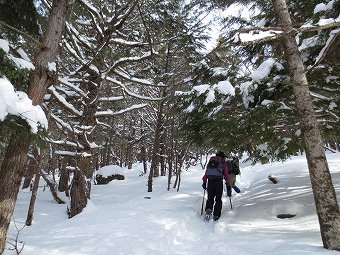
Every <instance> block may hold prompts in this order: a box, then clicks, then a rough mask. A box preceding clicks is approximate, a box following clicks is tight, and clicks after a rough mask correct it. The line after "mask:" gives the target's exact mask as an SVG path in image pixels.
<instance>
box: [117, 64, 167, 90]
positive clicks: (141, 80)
mask: <svg viewBox="0 0 340 255" xmlns="http://www.w3.org/2000/svg"><path fill="white" fill-rule="evenodd" d="M119 69H120V68H119ZM113 72H114V73H115V74H117V75H118V76H120V77H122V78H124V79H126V80H128V81H131V82H134V83H139V84H142V85H147V86H155V87H159V86H160V85H154V84H152V82H151V81H149V80H144V79H138V78H135V77H131V76H130V75H129V74H127V73H125V72H124V71H123V70H118V69H115V70H114V71H113ZM161 87H165V85H162V86H161Z"/></svg>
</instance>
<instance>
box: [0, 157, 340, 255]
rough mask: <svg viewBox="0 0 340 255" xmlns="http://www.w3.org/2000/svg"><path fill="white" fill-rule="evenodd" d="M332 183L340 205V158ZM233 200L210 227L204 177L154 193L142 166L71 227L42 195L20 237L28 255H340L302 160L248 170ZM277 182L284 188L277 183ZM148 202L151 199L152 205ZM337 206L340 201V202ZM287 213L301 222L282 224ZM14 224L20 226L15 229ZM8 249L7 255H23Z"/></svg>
mask: <svg viewBox="0 0 340 255" xmlns="http://www.w3.org/2000/svg"><path fill="white" fill-rule="evenodd" d="M327 157H328V163H329V166H330V170H331V172H332V176H333V183H334V186H335V188H336V191H337V196H338V198H339V197H340V153H335V154H327ZM241 171H242V175H241V177H239V178H238V180H237V182H238V184H239V187H240V188H241V190H242V193H241V194H233V198H232V203H233V209H232V210H231V209H230V202H229V199H228V198H227V197H225V195H224V197H223V209H222V217H221V218H220V220H219V221H218V222H216V223H215V222H213V221H211V222H209V223H206V222H204V221H203V220H202V216H201V215H200V210H201V203H202V196H203V191H202V188H201V177H202V175H203V170H202V169H200V167H199V166H196V167H192V168H190V169H189V170H188V171H184V172H183V174H182V181H181V187H180V190H179V192H176V190H174V189H172V190H171V191H167V190H166V187H167V184H166V183H167V178H166V177H160V178H157V179H155V181H154V192H152V193H148V192H147V187H146V183H147V176H140V174H141V172H142V170H141V166H140V165H135V166H134V169H132V170H127V169H124V174H125V177H126V179H125V180H124V181H113V182H111V183H110V184H108V185H103V186H100V185H96V186H93V193H92V199H91V201H90V203H89V205H88V206H87V208H86V209H85V211H84V212H83V213H82V214H80V215H78V216H77V217H74V218H72V219H68V218H67V215H66V205H58V204H56V203H55V202H53V200H52V197H51V195H50V192H49V191H43V187H41V188H40V190H39V194H38V200H37V203H36V209H35V215H34V221H33V225H32V226H31V227H24V228H23V229H22V230H21V231H20V234H19V238H18V239H19V241H20V242H22V243H19V244H18V246H19V248H20V246H22V244H24V248H23V251H22V252H21V253H20V254H21V255H47V254H48V255H90V254H95V255H128V254H132V255H180V254H190V255H203V254H214V255H218V254H221V255H222V254H223V255H228V254H233V255H236V254H237V255H250V254H251V255H256V254H261V255H272V254H275V255H286V254H293V255H300V254H301V255H304V254H308V255H313V254H318V255H320V254H325V255H331V254H332V255H333V254H339V253H338V252H335V251H329V250H326V249H324V248H323V247H322V242H321V236H320V233H319V226H318V222H317V216H316V213H315V206H314V202H313V196H312V193H311V185H310V181H309V175H308V170H307V165H306V159H305V158H304V157H303V156H298V157H293V158H292V159H291V160H288V161H287V162H285V163H273V164H266V165H256V166H254V167H251V166H245V165H242V164H241ZM269 174H272V175H274V176H276V177H277V178H278V180H279V183H278V184H273V183H271V182H270V181H269V180H268V179H267V176H268V175H269ZM147 197H151V198H150V199H149V198H147ZM29 198H30V193H29V191H26V190H21V191H20V193H19V198H18V202H17V205H16V210H15V213H14V217H13V221H12V224H11V227H10V233H9V235H8V239H9V241H10V242H12V243H13V241H11V239H14V238H15V235H16V234H17V230H16V228H18V229H20V228H22V227H23V226H24V222H25V220H26V214H27V209H28V203H29ZM338 202H340V200H339V199H338ZM280 213H290V214H296V217H294V218H290V219H278V218H277V217H276V216H277V214H280ZM14 223H15V224H14ZM11 248H13V246H12V245H10V244H9V243H8V244H7V249H6V251H5V252H4V255H12V254H16V252H15V251H11V250H9V249H11Z"/></svg>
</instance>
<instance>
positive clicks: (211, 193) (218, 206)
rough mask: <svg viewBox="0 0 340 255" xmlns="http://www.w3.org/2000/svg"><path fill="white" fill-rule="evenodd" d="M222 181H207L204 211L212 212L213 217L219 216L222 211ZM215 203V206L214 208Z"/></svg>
mask: <svg viewBox="0 0 340 255" xmlns="http://www.w3.org/2000/svg"><path fill="white" fill-rule="evenodd" d="M222 194H223V179H209V180H208V200H207V203H206V205H205V210H207V209H211V210H213V213H214V216H218V217H220V216H221V210H222ZM214 203H215V206H214Z"/></svg>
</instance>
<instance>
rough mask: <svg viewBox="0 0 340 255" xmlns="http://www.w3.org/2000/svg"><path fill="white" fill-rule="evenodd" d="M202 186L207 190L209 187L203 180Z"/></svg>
mask: <svg viewBox="0 0 340 255" xmlns="http://www.w3.org/2000/svg"><path fill="white" fill-rule="evenodd" d="M202 188H203V189H205V190H206V189H207V183H206V182H203V184H202Z"/></svg>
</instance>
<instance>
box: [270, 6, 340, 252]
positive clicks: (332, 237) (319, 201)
mask: <svg viewBox="0 0 340 255" xmlns="http://www.w3.org/2000/svg"><path fill="white" fill-rule="evenodd" d="M272 3H273V7H274V10H275V14H276V17H277V19H278V22H279V26H281V27H282V28H283V29H285V32H286V33H285V35H284V37H283V38H284V48H285V56H286V60H287V63H288V68H289V73H290V77H291V81H292V85H293V91H294V96H295V103H296V108H297V111H298V114H299V119H300V127H301V131H302V138H303V142H304V148H305V151H306V156H307V163H308V168H309V173H310V178H311V184H312V189H313V194H314V200H315V205H316V211H317V214H318V218H319V224H320V230H321V237H322V242H323V245H324V247H325V248H327V249H332V250H339V251H340V212H339V205H338V203H337V198H336V193H335V190H334V187H333V183H332V178H331V175H330V172H329V168H328V164H327V159H326V155H325V151H324V148H323V142H322V139H321V134H320V130H319V127H318V123H317V119H316V116H315V111H314V107H313V102H312V99H311V96H310V91H309V88H308V82H307V78H306V75H305V69H304V65H303V62H302V59H301V56H300V52H299V49H298V45H297V43H296V40H295V33H294V29H293V27H292V22H291V19H290V14H289V11H288V8H287V4H286V1H285V0H272Z"/></svg>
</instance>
